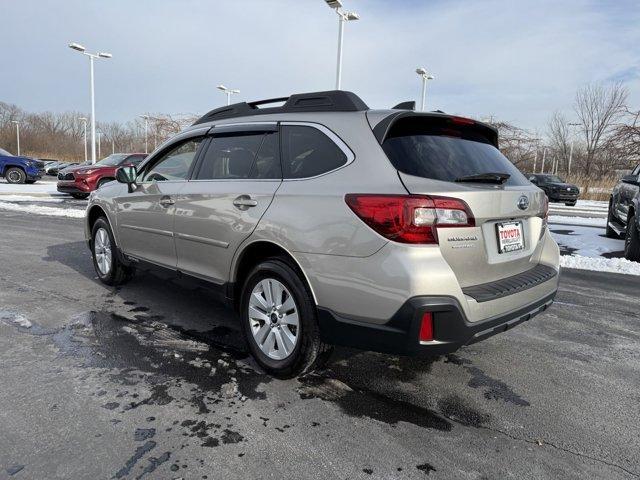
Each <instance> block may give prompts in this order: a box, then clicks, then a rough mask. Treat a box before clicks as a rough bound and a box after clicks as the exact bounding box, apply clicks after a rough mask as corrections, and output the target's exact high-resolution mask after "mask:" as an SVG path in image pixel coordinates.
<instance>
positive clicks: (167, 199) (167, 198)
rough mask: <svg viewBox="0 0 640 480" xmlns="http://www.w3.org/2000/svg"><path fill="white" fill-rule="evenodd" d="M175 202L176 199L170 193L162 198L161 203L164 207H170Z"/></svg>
mask: <svg viewBox="0 0 640 480" xmlns="http://www.w3.org/2000/svg"><path fill="white" fill-rule="evenodd" d="M174 203H176V202H175V200H174V199H172V198H171V197H170V196H169V195H165V196H163V197H162V198H161V199H160V205H162V206H163V207H170V206H171V205H173V204H174Z"/></svg>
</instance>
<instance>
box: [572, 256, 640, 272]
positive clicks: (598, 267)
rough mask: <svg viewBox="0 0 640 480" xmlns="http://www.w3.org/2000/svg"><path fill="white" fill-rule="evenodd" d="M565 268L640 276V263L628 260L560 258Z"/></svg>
mask: <svg viewBox="0 0 640 480" xmlns="http://www.w3.org/2000/svg"><path fill="white" fill-rule="evenodd" d="M560 265H561V266H562V267H563V268H578V269H580V270H592V271H597V272H610V273H624V274H627V275H640V263H637V262H631V261H629V260H627V259H626V258H603V257H585V256H582V255H565V256H562V257H560Z"/></svg>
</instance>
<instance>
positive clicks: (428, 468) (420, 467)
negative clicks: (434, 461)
mask: <svg viewBox="0 0 640 480" xmlns="http://www.w3.org/2000/svg"><path fill="white" fill-rule="evenodd" d="M416 468H417V469H418V470H420V471H421V472H423V473H424V474H425V475H429V474H430V473H431V472H435V471H436V469H435V468H434V467H433V465H431V464H430V463H423V464H422V465H416Z"/></svg>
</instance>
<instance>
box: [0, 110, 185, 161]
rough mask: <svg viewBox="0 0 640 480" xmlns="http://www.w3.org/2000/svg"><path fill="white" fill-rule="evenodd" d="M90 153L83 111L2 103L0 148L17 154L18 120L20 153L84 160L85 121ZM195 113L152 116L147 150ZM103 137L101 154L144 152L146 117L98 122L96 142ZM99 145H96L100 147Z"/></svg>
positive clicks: (148, 126)
mask: <svg viewBox="0 0 640 480" xmlns="http://www.w3.org/2000/svg"><path fill="white" fill-rule="evenodd" d="M83 118H86V119H87V121H86V124H87V125H86V128H87V152H88V156H89V157H91V143H90V142H91V124H90V123H89V116H88V115H86V114H83V113H82V112H64V113H52V112H43V113H29V112H25V111H24V110H22V109H21V108H20V107H18V106H17V105H13V104H9V103H4V102H0V148H3V149H5V150H7V151H9V152H11V153H13V154H15V153H17V149H18V148H17V147H18V145H17V135H16V125H15V123H13V122H14V121H17V122H18V123H19V128H20V153H21V154H22V155H27V156H32V157H35V158H43V159H53V160H68V161H84V155H85V121H84V120H82V119H83ZM195 118H196V117H195V116H193V115H167V114H157V115H149V118H148V120H147V136H146V138H147V149H148V151H149V152H151V151H152V150H153V149H154V148H155V147H156V146H157V145H159V144H161V143H162V142H163V141H165V140H166V139H168V138H170V137H171V136H173V135H175V134H176V133H178V132H179V131H180V130H182V129H183V128H184V127H186V126H187V125H190V124H192V123H193V122H194V120H195ZM98 138H99V139H100V153H101V157H106V156H107V155H109V154H111V153H113V152H144V151H145V120H144V119H142V118H136V119H134V120H130V121H128V122H123V123H119V122H96V143H97V142H98ZM97 148H98V147H96V149H97Z"/></svg>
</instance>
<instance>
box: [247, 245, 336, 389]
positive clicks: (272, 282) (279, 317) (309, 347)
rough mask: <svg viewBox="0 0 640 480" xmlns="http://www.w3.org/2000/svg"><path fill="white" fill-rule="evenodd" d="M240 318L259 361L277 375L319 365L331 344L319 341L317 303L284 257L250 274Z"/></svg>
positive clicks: (269, 371) (326, 355) (304, 370)
mask: <svg viewBox="0 0 640 480" xmlns="http://www.w3.org/2000/svg"><path fill="white" fill-rule="evenodd" d="M240 320H241V324H242V330H243V332H244V334H245V337H246V339H247V343H248V345H249V349H250V350H251V353H252V354H253V357H254V358H255V359H256V361H257V362H258V364H259V365H260V366H261V367H262V368H263V369H264V370H265V371H266V372H268V373H270V374H272V375H274V376H276V377H279V378H291V377H295V376H297V375H300V374H303V373H306V372H309V371H311V370H313V369H315V368H318V367H320V366H321V365H322V364H323V363H324V362H326V360H327V359H328V357H329V355H330V353H331V350H332V349H331V346H330V345H327V344H325V343H323V342H322V341H321V340H320V330H319V328H318V320H317V313H316V307H315V303H314V301H313V297H312V295H311V292H310V291H309V288H308V287H307V285H306V283H305V282H304V280H303V279H302V277H301V275H300V274H299V273H298V272H297V270H296V268H295V267H294V266H293V265H291V264H290V263H289V262H288V261H287V260H286V259H284V258H279V257H274V258H270V259H268V260H265V261H264V262H262V263H260V264H258V265H257V266H256V267H255V268H254V269H253V270H252V271H251V272H250V273H249V275H248V277H247V280H246V281H245V283H244V287H243V289H242V295H241V300H240Z"/></svg>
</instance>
